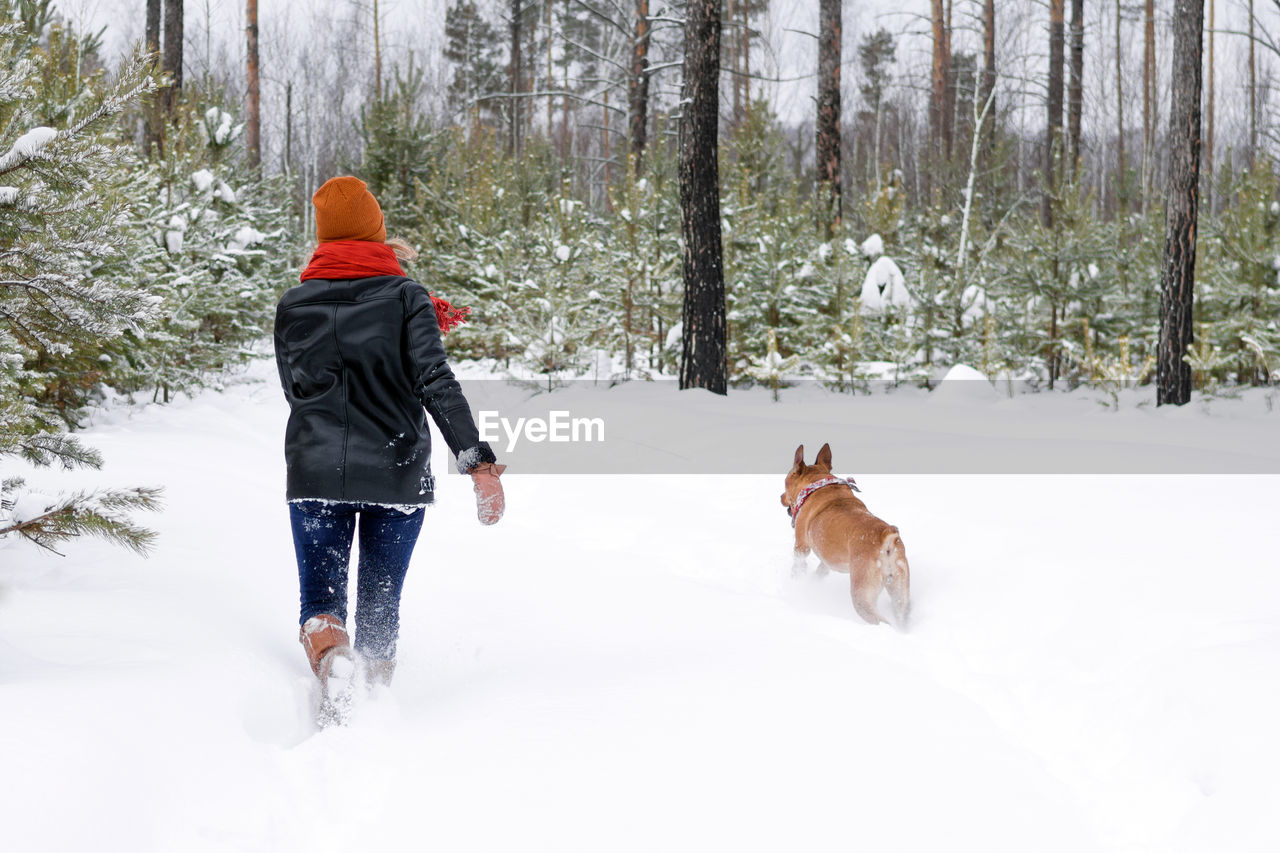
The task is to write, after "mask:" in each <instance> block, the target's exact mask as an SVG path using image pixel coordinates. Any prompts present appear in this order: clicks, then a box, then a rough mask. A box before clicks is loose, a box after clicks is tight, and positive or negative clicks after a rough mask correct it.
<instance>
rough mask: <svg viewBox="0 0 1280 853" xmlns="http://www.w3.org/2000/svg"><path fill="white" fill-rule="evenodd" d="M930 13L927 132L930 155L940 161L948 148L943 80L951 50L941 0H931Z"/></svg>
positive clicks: (945, 83)
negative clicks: (931, 76) (930, 47)
mask: <svg viewBox="0 0 1280 853" xmlns="http://www.w3.org/2000/svg"><path fill="white" fill-rule="evenodd" d="M932 13H933V90H932V92H931V94H930V97H929V135H930V136H931V137H932V141H933V145H932V148H933V158H934V161H935V162H941V161H942V160H943V159H945V158H946V156H947V155H948V153H949V152H950V150H951V140H950V139H949V138H947V137H948V134H947V120H948V117H949V116H950V111H949V110H948V109H947V82H948V80H949V79H950V77H951V51H950V44H949V40H950V39H949V33H948V32H947V16H946V7H945V6H944V4H943V0H932Z"/></svg>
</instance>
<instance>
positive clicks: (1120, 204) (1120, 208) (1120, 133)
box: [1116, 0, 1128, 215]
mask: <svg viewBox="0 0 1280 853" xmlns="http://www.w3.org/2000/svg"><path fill="white" fill-rule="evenodd" d="M1120 47H1121V37H1120V0H1116V188H1117V189H1116V211H1117V212H1118V213H1120V214H1121V215H1123V214H1124V212H1125V207H1126V205H1125V200H1126V199H1127V197H1128V193H1127V192H1126V190H1125V185H1124V179H1125V174H1124V173H1125V168H1126V167H1125V162H1124V67H1123V63H1122V60H1123V58H1124V52H1123V51H1122V50H1121V49H1120Z"/></svg>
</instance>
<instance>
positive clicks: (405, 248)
mask: <svg viewBox="0 0 1280 853" xmlns="http://www.w3.org/2000/svg"><path fill="white" fill-rule="evenodd" d="M387 245H388V246H390V247H391V251H393V252H395V253H396V257H397V258H399V259H400V260H402V261H416V260H417V259H418V250H417V249H415V248H413V247H412V246H410V245H409V244H408V243H406V242H405V241H404V240H401V239H400V238H399V237H388V238H387Z"/></svg>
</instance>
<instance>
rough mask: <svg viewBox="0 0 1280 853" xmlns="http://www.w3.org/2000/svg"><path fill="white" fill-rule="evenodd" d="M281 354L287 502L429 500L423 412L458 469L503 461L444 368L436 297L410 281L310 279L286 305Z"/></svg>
mask: <svg viewBox="0 0 1280 853" xmlns="http://www.w3.org/2000/svg"><path fill="white" fill-rule="evenodd" d="M275 346H276V366H277V368H278V369H279V371H280V384H281V385H282V386H283V387H284V395H285V397H286V398H287V399H288V401H289V409H290V413H289V425H288V427H287V428H286V430H285V440H284V455H285V462H286V464H287V466H288V499H289V500H300V499H304V498H320V499H326V500H341V501H365V502H369V503H379V504H429V503H431V501H432V487H433V485H434V479H433V477H432V475H431V432H430V430H429V429H428V427H427V421H426V417H425V416H424V414H423V408H424V407H425V408H426V411H428V412H430V413H431V417H432V418H433V419H434V420H435V422H436V426H437V427H439V429H440V432H441V434H442V435H443V436H444V438H445V441H446V442H448V444H449V449H450V450H452V451H453V453H454V455H455V456H457V457H458V468H459V470H462V471H468V470H470V469H471V468H472V467H474V466H475V465H477V464H479V463H481V462H492V461H494V455H493V451H492V450H491V449H490V448H489V445H488V444H487V443H485V442H482V441H480V436H479V433H478V431H477V430H476V425H475V421H474V420H473V419H472V417H471V409H470V407H468V405H467V400H466V398H465V397H463V396H462V389H461V388H460V387H459V385H458V381H457V380H456V379H455V378H454V376H453V372H452V371H451V370H449V365H448V364H447V363H446V361H445V354H444V345H443V343H442V342H441V340H440V326H439V324H438V323H437V321H436V313H435V308H434V306H433V305H432V304H431V297H430V295H429V294H428V293H427V291H426V289H425V288H424V287H422V286H421V285H420V284H418V283H417V282H415V281H413V280H412V279H408V278H404V277H403V276H393V275H385V276H375V277H372V278H361V279H352V280H345V281H327V280H324V279H311V280H309V281H305V282H303V283H302V284H300V285H298V286H297V287H294V288H291V289H290V290H289V291H288V292H286V293H285V295H284V296H283V297H282V298H281V299H280V303H279V305H278V306H276V327H275Z"/></svg>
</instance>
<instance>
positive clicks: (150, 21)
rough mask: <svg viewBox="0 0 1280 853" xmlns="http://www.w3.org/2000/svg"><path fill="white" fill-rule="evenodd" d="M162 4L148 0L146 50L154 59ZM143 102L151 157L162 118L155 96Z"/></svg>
mask: <svg viewBox="0 0 1280 853" xmlns="http://www.w3.org/2000/svg"><path fill="white" fill-rule="evenodd" d="M160 4H161V0H147V24H146V50H147V53H148V54H150V55H151V58H152V61H159V59H160ZM143 103H144V104H145V106H144V107H143V110H144V117H145V125H144V127H143V131H142V154H143V156H144V157H150V156H151V150H152V148H153V147H155V146H157V145H160V144H161V139H160V134H161V118H160V116H159V115H158V113H157V110H156V101H155V99H154V98H150V97H149V98H147V99H146V100H145V101H144V102H143Z"/></svg>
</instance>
